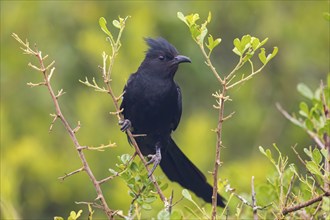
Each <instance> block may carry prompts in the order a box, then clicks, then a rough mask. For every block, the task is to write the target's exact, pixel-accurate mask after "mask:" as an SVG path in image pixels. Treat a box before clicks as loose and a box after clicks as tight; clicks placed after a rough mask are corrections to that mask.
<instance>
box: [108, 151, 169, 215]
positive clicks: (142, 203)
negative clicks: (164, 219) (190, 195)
mask: <svg viewBox="0 0 330 220" xmlns="http://www.w3.org/2000/svg"><path fill="white" fill-rule="evenodd" d="M118 160H119V161H120V163H117V164H116V167H117V168H118V171H115V170H113V169H109V171H110V173H111V174H113V175H115V176H119V177H121V178H122V179H123V180H124V181H125V183H126V186H127V187H128V188H129V191H128V194H129V195H130V196H131V197H132V203H131V205H132V206H131V209H132V210H131V211H133V208H134V209H135V208H136V207H135V206H134V205H135V203H136V204H137V205H138V207H139V208H140V207H141V208H142V209H144V210H151V209H152V206H151V204H152V203H153V202H154V201H155V200H157V197H158V194H157V191H156V189H155V186H154V184H153V183H152V182H151V181H150V179H149V177H148V173H147V172H146V169H145V167H144V165H143V163H142V162H141V161H140V160H139V161H135V160H133V159H132V157H131V156H130V155H129V154H123V155H121V156H118ZM160 180H161V177H158V179H157V182H158V184H159V185H160V187H161V189H162V190H165V189H166V188H167V187H168V184H167V183H162V182H161V181H160ZM133 206H134V207H133Z"/></svg>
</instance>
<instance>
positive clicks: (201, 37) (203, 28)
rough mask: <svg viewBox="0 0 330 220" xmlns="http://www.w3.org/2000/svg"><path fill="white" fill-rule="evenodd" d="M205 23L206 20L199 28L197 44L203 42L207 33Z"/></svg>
mask: <svg viewBox="0 0 330 220" xmlns="http://www.w3.org/2000/svg"><path fill="white" fill-rule="evenodd" d="M206 25H207V21H205V22H204V23H203V24H202V26H201V28H200V34H199V35H198V36H197V37H196V39H197V41H198V42H199V44H203V42H204V38H205V36H206V35H207V28H206Z"/></svg>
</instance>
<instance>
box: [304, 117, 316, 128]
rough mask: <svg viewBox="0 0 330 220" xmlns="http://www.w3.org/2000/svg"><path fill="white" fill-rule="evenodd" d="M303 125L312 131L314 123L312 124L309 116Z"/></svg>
mask: <svg viewBox="0 0 330 220" xmlns="http://www.w3.org/2000/svg"><path fill="white" fill-rule="evenodd" d="M305 126H306V128H307V129H308V130H310V131H313V130H314V124H313V122H312V121H311V120H310V119H309V118H307V119H306V121H305Z"/></svg>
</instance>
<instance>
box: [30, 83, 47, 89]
mask: <svg viewBox="0 0 330 220" xmlns="http://www.w3.org/2000/svg"><path fill="white" fill-rule="evenodd" d="M27 85H28V86H30V87H31V88H33V87H36V86H43V85H46V82H40V83H32V82H29V83H27Z"/></svg>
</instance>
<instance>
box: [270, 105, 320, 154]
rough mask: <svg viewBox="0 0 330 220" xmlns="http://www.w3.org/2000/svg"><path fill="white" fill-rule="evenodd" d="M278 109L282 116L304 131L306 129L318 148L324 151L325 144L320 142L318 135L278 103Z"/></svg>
mask: <svg viewBox="0 0 330 220" xmlns="http://www.w3.org/2000/svg"><path fill="white" fill-rule="evenodd" d="M276 107H277V109H278V110H279V111H280V112H281V113H282V115H283V116H284V117H285V118H287V119H288V120H289V121H291V122H292V123H293V124H295V125H297V126H299V127H301V128H302V129H304V130H305V131H306V132H307V134H308V135H309V136H310V137H311V138H312V139H313V140H314V141H315V143H316V144H317V145H318V147H319V148H320V149H324V148H325V146H324V144H323V143H322V141H321V140H320V138H319V137H318V136H317V134H315V133H314V132H312V131H310V130H308V129H307V128H306V127H305V126H304V124H303V123H302V122H301V121H299V120H298V119H296V118H295V117H293V116H291V115H290V114H289V113H288V112H287V111H285V110H284V109H283V108H282V106H281V105H280V104H279V103H276Z"/></svg>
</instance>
